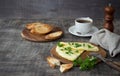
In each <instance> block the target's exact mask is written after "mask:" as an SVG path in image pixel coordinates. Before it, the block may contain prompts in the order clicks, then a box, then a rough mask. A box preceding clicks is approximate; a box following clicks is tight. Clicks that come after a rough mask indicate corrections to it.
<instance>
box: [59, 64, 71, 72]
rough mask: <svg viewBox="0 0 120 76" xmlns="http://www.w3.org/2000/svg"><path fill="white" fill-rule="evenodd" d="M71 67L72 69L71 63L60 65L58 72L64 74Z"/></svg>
mask: <svg viewBox="0 0 120 76" xmlns="http://www.w3.org/2000/svg"><path fill="white" fill-rule="evenodd" d="M72 67H73V64H72V63H69V64H62V65H60V72H61V73H64V72H66V71H68V70H70V69H71V68H72Z"/></svg>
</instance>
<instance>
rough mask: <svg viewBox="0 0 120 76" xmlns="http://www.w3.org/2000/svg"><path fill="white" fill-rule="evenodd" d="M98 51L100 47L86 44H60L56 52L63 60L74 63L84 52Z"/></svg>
mask: <svg viewBox="0 0 120 76" xmlns="http://www.w3.org/2000/svg"><path fill="white" fill-rule="evenodd" d="M85 50H86V51H98V50H99V49H98V47H96V46H94V45H92V44H91V43H85V42H58V44H57V47H56V52H57V53H58V54H59V55H60V56H61V57H63V58H65V59H67V60H70V61H74V60H75V59H77V58H78V57H79V56H80V55H81V54H82V53H83V52H84V51H85Z"/></svg>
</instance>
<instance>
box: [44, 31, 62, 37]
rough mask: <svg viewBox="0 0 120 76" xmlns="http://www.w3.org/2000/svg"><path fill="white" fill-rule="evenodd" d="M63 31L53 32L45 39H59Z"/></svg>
mask: <svg viewBox="0 0 120 76" xmlns="http://www.w3.org/2000/svg"><path fill="white" fill-rule="evenodd" d="M62 33H63V32H62V31H56V32H52V33H50V34H48V35H46V36H45V39H57V38H59V37H60V36H61V35H62Z"/></svg>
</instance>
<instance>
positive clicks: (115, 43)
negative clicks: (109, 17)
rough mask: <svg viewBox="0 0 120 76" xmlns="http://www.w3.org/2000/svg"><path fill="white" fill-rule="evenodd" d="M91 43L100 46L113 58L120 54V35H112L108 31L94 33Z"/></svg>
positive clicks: (102, 30)
mask: <svg viewBox="0 0 120 76" xmlns="http://www.w3.org/2000/svg"><path fill="white" fill-rule="evenodd" d="M90 42H92V43H94V44H96V45H100V46H101V47H102V48H104V49H106V50H107V51H109V54H110V56H111V57H114V56H115V55H117V54H118V53H120V35H117V34H115V33H112V32H110V31H108V30H107V29H101V30H99V31H97V32H96V33H94V34H93V35H92V37H91V39H90Z"/></svg>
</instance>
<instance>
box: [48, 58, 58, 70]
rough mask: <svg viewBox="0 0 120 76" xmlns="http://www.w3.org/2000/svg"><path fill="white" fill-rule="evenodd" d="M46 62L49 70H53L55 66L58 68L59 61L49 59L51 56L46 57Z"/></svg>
mask: <svg viewBox="0 0 120 76" xmlns="http://www.w3.org/2000/svg"><path fill="white" fill-rule="evenodd" d="M47 62H48V64H49V65H50V67H51V68H55V67H56V66H60V61H59V60H57V59H56V58H54V57H51V56H48V57H47Z"/></svg>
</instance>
